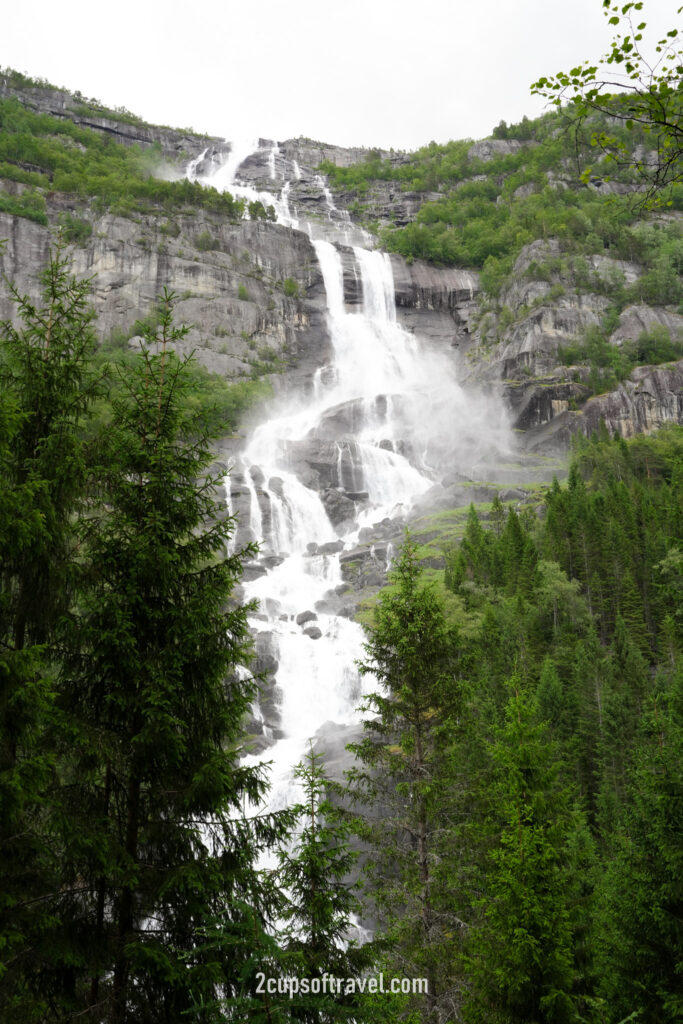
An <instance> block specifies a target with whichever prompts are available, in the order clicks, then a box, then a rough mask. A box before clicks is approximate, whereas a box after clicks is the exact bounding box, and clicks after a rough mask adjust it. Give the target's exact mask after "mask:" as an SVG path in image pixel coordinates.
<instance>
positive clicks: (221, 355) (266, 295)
mask: <svg viewBox="0 0 683 1024" xmlns="http://www.w3.org/2000/svg"><path fill="white" fill-rule="evenodd" d="M67 209H73V211H74V212H75V213H76V214H79V215H81V214H82V215H84V216H86V217H88V218H89V219H90V220H91V223H92V227H93V232H92V236H91V238H90V239H89V240H88V243H87V245H86V246H85V247H83V248H75V249H74V250H73V270H74V273H75V274H76V275H78V276H86V277H92V279H93V290H92V301H93V304H94V307H95V310H96V312H97V325H98V329H99V331H100V334H101V335H102V337H105V338H106V337H109V336H110V335H111V334H112V332H114V331H118V332H124V333H125V332H129V333H133V334H134V324H135V321H136V320H138V319H140V318H142V317H145V316H146V315H147V314H149V313H150V311H151V310H152V308H153V305H154V302H155V300H156V298H157V296H158V295H159V294H160V293H161V291H162V290H163V288H164V287H167V288H169V289H170V290H172V291H174V292H175V294H176V299H177V302H176V322H178V323H185V324H188V325H189V326H190V331H189V333H188V335H187V337H186V338H185V339H184V340H183V342H181V343H180V344H179V345H178V348H179V349H180V350H181V351H182V352H190V351H194V352H195V353H196V355H197V358H198V359H199V361H200V362H201V363H203V364H204V365H205V366H207V367H208V368H209V369H210V370H212V371H214V372H216V373H220V374H224V375H229V376H234V375H238V376H239V375H248V374H250V373H251V370H252V367H253V366H254V365H255V364H257V363H259V364H261V365H263V364H264V363H265V364H266V367H265V368H266V369H267V366H268V364H269V363H272V364H273V367H274V368H275V365H276V363H277V362H278V361H279V362H280V363H281V364H284V365H287V366H288V367H289V368H290V369H291V371H292V380H294V379H298V378H299V377H301V376H303V377H304V378H305V377H307V376H310V375H311V374H312V373H313V371H314V370H315V368H316V367H317V366H318V365H320V363H321V362H324V359H325V357H326V355H327V354H328V345H329V338H328V335H327V329H326V325H325V309H326V304H325V290H324V286H323V282H322V277H321V275H320V270H319V267H318V264H317V261H316V258H315V252H314V250H313V247H312V246H311V243H310V241H309V239H308V237H307V235H305V234H304V233H303V232H298V231H291V230H289V229H287V228H283V227H281V226H279V225H277V224H271V223H268V222H263V221H243V222H240V223H237V224H234V223H229V222H226V221H222V220H221V219H220V218H218V217H213V216H211V215H207V214H205V213H199V212H198V213H182V214H178V215H177V216H176V217H172V218H170V219H166V218H163V217H153V216H147V217H142V218H140V220H139V222H137V223H136V222H134V221H132V220H128V219H125V218H121V217H114V216H112V215H110V214H106V215H104V216H99V217H92V214H91V213H90V211H88V210H87V209H85V208H81V207H79V206H78V205H77V204H75V203H74V202H72V201H70V199H69V198H68V197H59V196H55V197H54V198H53V199H52V200H51V201H50V207H49V217H50V221H51V223H52V224H55V225H56V223H57V221H58V217H59V214H60V213H62V212H64V211H65V210H67ZM169 232H172V233H169ZM0 237H4V238H6V239H7V244H6V246H5V248H4V250H0V272H2V274H3V275H5V276H6V277H7V278H8V279H9V280H12V281H14V282H15V284H16V286H17V288H18V290H19V291H20V292H21V293H22V294H23V293H25V294H28V295H29V296H31V297H32V298H37V297H38V295H39V291H40V287H39V283H38V274H39V272H40V270H41V269H42V267H43V266H44V265H45V263H46V261H47V258H48V250H49V245H50V234H49V231H48V230H47V229H46V228H44V227H42V226H41V225H38V224H35V223H33V222H32V221H28V220H25V219H23V218H14V217H11V216H9V215H7V214H0ZM203 238H208V239H210V244H211V245H215V246H216V248H215V249H211V250H206V249H202V248H198V247H197V242H198V241H199V242H200V244H201V242H202V239H203ZM288 278H289V279H291V280H294V281H296V282H297V284H298V286H299V295H298V296H297V297H294V298H293V297H288V296H287V295H285V293H284V290H283V281H285V280H286V279H288ZM14 313H15V309H14V305H13V303H12V302H11V300H10V296H9V293H8V290H7V288H6V286H5V285H4V284H1V283H0V317H1V318H3V319H8V318H11V317H12V316H13V315H14Z"/></svg>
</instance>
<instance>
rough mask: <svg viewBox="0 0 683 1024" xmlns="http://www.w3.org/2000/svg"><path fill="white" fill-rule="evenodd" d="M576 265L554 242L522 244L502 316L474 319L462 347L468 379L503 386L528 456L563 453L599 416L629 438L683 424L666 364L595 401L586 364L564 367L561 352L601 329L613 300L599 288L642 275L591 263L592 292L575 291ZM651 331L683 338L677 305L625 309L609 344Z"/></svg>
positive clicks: (601, 261)
mask: <svg viewBox="0 0 683 1024" xmlns="http://www.w3.org/2000/svg"><path fill="white" fill-rule="evenodd" d="M570 263H571V260H568V259H567V258H565V257H563V253H562V251H561V248H560V245H559V243H558V241H557V240H556V239H543V240H542V239H539V240H537V241H535V242H532V243H531V244H530V245H527V246H525V247H524V249H523V250H522V252H521V253H520V255H519V257H518V258H517V260H516V262H515V265H514V268H513V273H512V277H511V280H510V282H509V283H508V284H507V286H506V287H505V288H504V289H503V290H502V291H501V294H500V297H499V306H498V311H497V312H492V311H491V308H490V306H489V311H488V312H487V311H485V312H483V314H482V313H480V314H479V315H478V316H477V317H475V319H474V321H473V324H474V330H473V331H471V332H470V335H469V338H467V339H466V341H465V345H464V352H465V354H466V355H467V357H468V358H467V360H466V361H463V364H462V369H463V375H464V377H465V379H466V380H468V381H471V382H473V383H474V382H477V381H478V382H482V381H491V382H499V383H500V384H502V388H503V395H504V400H505V402H506V405H507V406H508V408H509V410H510V412H511V425H512V426H513V428H514V429H516V430H519V431H523V432H526V436H525V437H524V438H523V439H522V443H523V444H524V445H526V447H527V448H528V449H529V450H532V449H533V450H539V451H540V450H543V449H544V448H547V449H548V450H552V451H561V450H566V448H567V447H568V445H569V441H570V438H571V435H572V433H576V432H577V431H585V432H590V431H591V430H593V429H596V428H597V427H598V425H599V423H600V420H601V419H602V420H604V422H605V424H606V426H607V427H608V429H610V430H611V431H613V432H614V431H616V432H617V433H619V434H621V435H622V436H624V437H630V436H631V435H632V434H633V433H638V432H640V431H650V430H653V429H656V427H658V426H660V425H661V424H662V423H666V422H670V421H671V420H674V421H678V422H683V417H682V416H681V405H680V396H679V382H678V381H679V378H678V372H679V371H678V370H673V369H671V367H670V366H666V367H665V366H661V367H639V368H637V369H636V370H634V372H633V373H632V374H631V376H630V378H629V380H627V381H625V382H624V383H623V384H622V385H620V387H619V388H618V389H617V390H616V391H614V392H612V393H610V394H607V395H600V396H596V397H595V398H589V396H590V393H591V389H590V388H589V387H588V386H587V384H588V378H589V369H588V367H587V366H583V365H579V366H566V365H564V364H563V362H562V360H561V357H560V348H561V347H563V346H568V345H569V344H575V343H576V342H577V341H580V340H581V339H582V338H583V337H585V333H586V331H587V329H588V328H590V327H591V326H601V325H602V324H603V320H604V316H605V313H606V312H607V310H608V309H609V308H610V306H611V303H612V301H613V300H611V299H609V298H608V297H607V296H606V295H605V294H600V293H599V290H600V289H603V290H607V291H609V289H610V287H611V286H613V285H616V284H619V285H624V284H626V285H628V284H629V283H633V282H634V281H637V279H638V278H639V277H640V276H641V275H642V273H643V268H642V267H641V266H640V265H639V264H637V263H633V262H628V261H625V260H617V259H613V258H611V257H609V256H606V255H603V254H599V255H595V256H593V257H591V258H589V259H588V260H586V261H585V264H587V266H586V267H584V275H585V274H587V275H588V277H587V281H588V285H587V284H586V278H585V276H584V280H583V282H582V287H581V289H578V288H577V287H576V283H575V279H574V277H573V271H572V269H571V266H570ZM591 288H593V289H595V290H591ZM655 328H665V329H666V330H667V331H668V332H669V334H670V336H671V337H672V338H673V339H678V340H681V339H683V316H681V315H680V314H679V313H677V312H676V311H675V310H673V309H671V308H663V307H650V306H647V305H644V304H637V305H631V306H627V307H626V308H625V309H624V310H623V311H622V313H621V315H620V317H619V323H618V325H617V327H616V328H615V329H614V331H613V332H612V334H611V335H610V337H609V341H610V343H611V344H613V345H616V346H620V345H622V344H624V342H625V341H626V340H632V341H636V340H637V339H638V337H639V336H640V335H641V334H642V333H643V332H650V331H652V330H653V329H655Z"/></svg>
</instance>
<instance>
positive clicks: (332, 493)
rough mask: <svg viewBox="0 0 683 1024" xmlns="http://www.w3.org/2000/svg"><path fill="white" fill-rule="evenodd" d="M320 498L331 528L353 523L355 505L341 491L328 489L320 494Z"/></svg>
mask: <svg viewBox="0 0 683 1024" xmlns="http://www.w3.org/2000/svg"><path fill="white" fill-rule="evenodd" d="M320 498H321V501H322V503H323V505H324V507H325V511H326V512H327V515H328V517H329V520H330V522H331V523H332V525H333V526H336V527H337V528H340V527H342V526H344V525H346V524H348V525H350V524H351V523H353V521H354V519H355V516H356V505H355V503H354V502H353V501H351V499H350V498H347V497H346V495H345V494H344V493H343V492H342V491H338V490H336V488H333V487H329V488H327V490H325V491H323V492H322V494H321V495H320Z"/></svg>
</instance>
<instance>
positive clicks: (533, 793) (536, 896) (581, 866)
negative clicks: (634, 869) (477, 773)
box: [465, 679, 591, 1024]
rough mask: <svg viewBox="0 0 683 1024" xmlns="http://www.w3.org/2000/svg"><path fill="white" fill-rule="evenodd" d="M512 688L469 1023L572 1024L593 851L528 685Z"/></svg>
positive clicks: (494, 797)
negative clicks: (578, 946) (578, 943)
mask: <svg viewBox="0 0 683 1024" xmlns="http://www.w3.org/2000/svg"><path fill="white" fill-rule="evenodd" d="M510 688H511V689H512V695H511V697H510V699H509V701H508V705H507V708H506V719H505V723H504V725H503V726H502V727H500V728H499V729H498V730H497V734H496V737H495V743H494V745H493V747H492V750H491V755H492V759H493V763H494V765H495V771H494V773H493V775H492V777H490V778H489V782H488V785H489V787H490V791H489V792H488V794H487V798H488V803H489V806H490V808H491V811H490V815H489V828H490V829H491V832H490V835H491V839H492V842H491V843H490V845H489V852H488V855H487V856H486V857H485V859H484V861H483V862H480V864H479V870H480V871H481V876H480V891H481V896H480V899H479V904H480V910H481V914H482V916H481V920H480V922H479V923H478V924H477V926H475V927H473V928H472V930H471V932H470V940H469V946H468V950H469V957H470V971H469V973H470V977H471V979H472V982H473V993H472V997H471V999H470V1001H469V1004H468V1006H467V1010H466V1014H465V1018H466V1020H467V1021H472V1022H477V1024H479V1022H482V1024H483V1022H486V1024H488V1022H490V1021H495V1022H496V1024H530V1022H534V1024H569V1022H572V1021H578V1020H579V1007H578V1005H577V1000H576V993H575V985H576V981H577V971H576V967H575V963H574V957H575V945H576V934H577V931H578V930H579V929H580V927H581V926H582V925H584V922H583V921H582V914H581V905H582V902H583V893H582V891H581V889H582V878H583V877H584V876H585V874H586V867H587V865H589V864H590V861H591V849H590V842H589V840H588V838H587V829H586V828H585V825H584V822H583V818H582V815H581V814H580V812H578V811H576V810H574V809H573V808H572V805H571V800H570V798H569V794H568V792H567V788H566V786H565V785H564V784H563V782H562V779H561V776H560V765H559V763H558V761H557V759H556V752H555V749H554V746H553V744H552V743H551V742H550V740H549V738H548V736H547V734H546V726H545V725H544V724H538V723H537V722H536V721H535V718H536V709H535V707H534V705H533V702H532V701H530V700H529V699H528V698H527V697H526V696H525V695H524V694H523V693H522V691H521V689H520V681H519V680H518V679H513V680H511V682H510ZM582 837H583V838H582Z"/></svg>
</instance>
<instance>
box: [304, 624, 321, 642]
mask: <svg viewBox="0 0 683 1024" xmlns="http://www.w3.org/2000/svg"><path fill="white" fill-rule="evenodd" d="M322 635H323V631H322V629H319V628H318V626H308V627H307V628H306V629H305V630H304V636H307V637H310V638H311V640H319V639H320V637H321V636H322Z"/></svg>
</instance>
